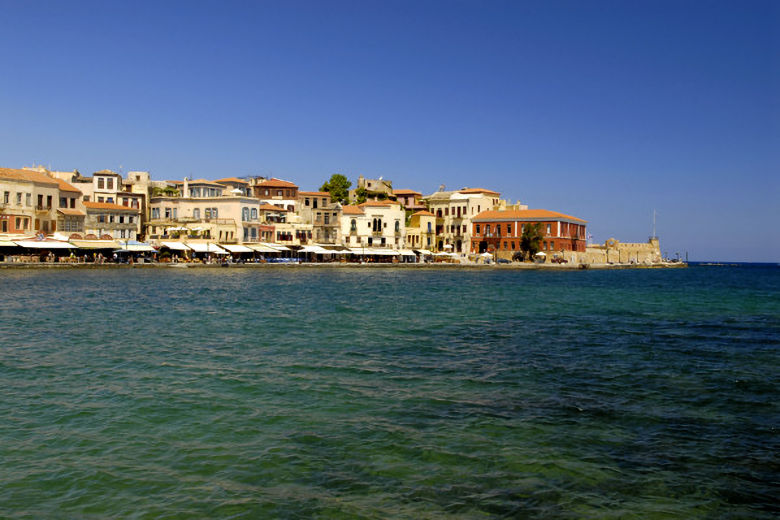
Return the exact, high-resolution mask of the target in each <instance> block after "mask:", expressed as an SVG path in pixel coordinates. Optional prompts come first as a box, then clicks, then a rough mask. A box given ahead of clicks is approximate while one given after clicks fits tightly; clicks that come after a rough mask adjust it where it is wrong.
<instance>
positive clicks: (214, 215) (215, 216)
mask: <svg viewBox="0 0 780 520" xmlns="http://www.w3.org/2000/svg"><path fill="white" fill-rule="evenodd" d="M211 218H217V208H211Z"/></svg>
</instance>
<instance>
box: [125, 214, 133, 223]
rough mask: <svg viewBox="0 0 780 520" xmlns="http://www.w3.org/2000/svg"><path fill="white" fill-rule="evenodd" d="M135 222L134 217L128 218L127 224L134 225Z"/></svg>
mask: <svg viewBox="0 0 780 520" xmlns="http://www.w3.org/2000/svg"><path fill="white" fill-rule="evenodd" d="M134 220H135V217H133V216H132V215H130V216H129V217H127V222H128V223H130V224H132V223H133V221H134Z"/></svg>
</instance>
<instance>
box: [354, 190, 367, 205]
mask: <svg viewBox="0 0 780 520" xmlns="http://www.w3.org/2000/svg"><path fill="white" fill-rule="evenodd" d="M367 200H368V190H367V189H365V188H358V189H356V190H355V202H356V203H357V204H363V203H364V202H365V201H367Z"/></svg>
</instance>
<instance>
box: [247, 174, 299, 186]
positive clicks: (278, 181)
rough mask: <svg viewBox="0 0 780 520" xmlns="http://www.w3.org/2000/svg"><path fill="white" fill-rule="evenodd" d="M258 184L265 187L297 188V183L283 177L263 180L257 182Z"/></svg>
mask: <svg viewBox="0 0 780 520" xmlns="http://www.w3.org/2000/svg"><path fill="white" fill-rule="evenodd" d="M257 186H262V187H264V188H297V187H298V185H297V184H293V183H292V182H289V181H283V180H282V179H277V178H276V177H274V178H272V179H267V180H264V181H263V182H260V183H258V184H257Z"/></svg>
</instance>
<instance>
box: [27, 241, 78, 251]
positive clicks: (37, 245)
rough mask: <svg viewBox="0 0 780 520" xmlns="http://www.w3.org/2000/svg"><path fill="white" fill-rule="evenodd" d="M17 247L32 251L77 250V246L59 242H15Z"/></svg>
mask: <svg viewBox="0 0 780 520" xmlns="http://www.w3.org/2000/svg"><path fill="white" fill-rule="evenodd" d="M14 242H15V243H16V245H18V246H22V247H28V248H30V249H76V246H74V245H72V244H68V243H67V242H59V241H57V240H14Z"/></svg>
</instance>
